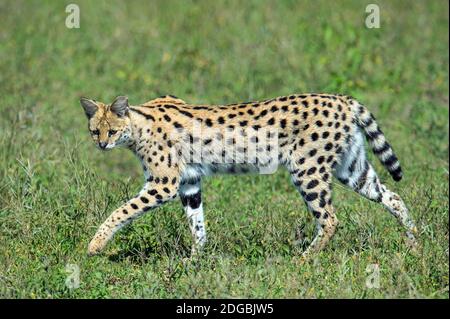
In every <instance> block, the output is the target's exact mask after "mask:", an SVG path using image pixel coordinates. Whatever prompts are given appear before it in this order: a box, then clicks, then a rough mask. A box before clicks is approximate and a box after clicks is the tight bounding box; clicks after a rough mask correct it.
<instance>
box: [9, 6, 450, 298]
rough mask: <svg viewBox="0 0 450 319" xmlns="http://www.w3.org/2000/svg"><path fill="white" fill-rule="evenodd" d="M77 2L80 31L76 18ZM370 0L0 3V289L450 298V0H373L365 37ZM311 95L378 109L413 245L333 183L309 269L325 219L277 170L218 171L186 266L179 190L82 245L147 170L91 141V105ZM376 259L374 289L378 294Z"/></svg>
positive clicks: (28, 293) (207, 185) (106, 294)
mask: <svg viewBox="0 0 450 319" xmlns="http://www.w3.org/2000/svg"><path fill="white" fill-rule="evenodd" d="M71 2H74V3H76V4H78V5H79V8H80V14H81V21H80V28H79V29H68V28H66V26H65V20H66V17H67V15H68V14H67V13H66V12H65V8H66V5H68V4H69V3H71ZM371 2H372V1H347V0H345V1H289V0H287V1H256V0H255V1H245V2H243V1H167V0H165V1H163V0H161V1H70V2H69V1H24V0H22V1H12V0H3V1H1V2H0V92H1V94H0V181H1V183H0V297H4V298H18V297H24V298H60V297H65V298H99V297H101V298H142V297H144V298H181V297H190V298H196V297H200V298H205V297H255V298H263V297H273V298H285V297H294V298H298V297H299V298H329V297H331V298H340V297H343V298H392V297H395V298H416V297H423V298H448V296H449V295H448V287H449V277H448V276H449V265H448V261H449V260H448V258H449V257H448V252H449V250H448V244H449V237H448V231H449V224H448V222H449V215H448V209H449V202H448V195H449V188H448V186H449V184H448V177H449V171H448V154H449V153H448V141H449V124H448V123H449V122H448V115H449V108H448V103H449V91H448V86H449V78H448V74H449V63H448V62H449V42H448V22H449V19H448V18H449V17H448V9H449V8H448V2H447V1H444V0H434V1H398V0H397V1H377V2H376V3H377V4H378V5H379V7H380V14H381V28H379V29H368V28H366V27H365V24H364V21H365V19H366V16H367V13H365V8H366V6H367V5H368V4H369V3H371ZM301 92H330V93H334V92H336V93H344V94H350V95H352V96H354V97H356V98H357V99H359V100H360V101H361V102H362V103H364V104H365V105H367V106H368V107H369V108H370V110H371V111H372V112H373V113H374V114H375V115H376V116H377V118H378V122H379V123H380V125H381V126H382V127H383V129H384V131H385V133H386V135H387V137H388V139H389V141H390V142H391V143H392V144H393V146H394V148H395V150H396V153H397V154H398V156H399V158H400V160H401V162H402V166H403V168H404V171H405V178H404V180H403V181H402V182H401V183H398V184H394V183H393V182H392V180H391V179H390V178H389V176H388V174H387V173H386V171H385V170H384V169H383V168H382V167H381V166H380V165H379V164H378V162H376V161H372V162H373V163H374V164H375V167H376V169H377V171H378V172H379V174H380V176H381V178H382V179H383V180H384V181H386V183H387V185H388V186H389V187H390V188H391V189H393V190H395V191H396V192H398V193H399V194H400V195H401V196H402V197H403V199H404V200H405V202H406V203H407V205H408V206H409V208H410V210H411V214H412V216H413V217H414V219H415V220H416V221H417V224H418V226H419V229H420V241H421V243H422V246H421V248H420V249H419V252H418V253H417V254H411V253H410V252H409V251H408V250H407V248H406V245H405V243H404V240H403V236H402V231H401V229H400V228H399V227H398V226H397V224H396V222H395V220H394V218H392V217H391V216H389V214H388V213H387V212H385V211H384V210H383V208H382V207H380V206H378V205H376V204H373V203H370V202H368V201H367V200H364V199H362V198H361V197H358V196H356V195H355V194H353V193H352V192H351V191H349V190H347V189H344V188H343V187H342V186H340V185H339V184H337V183H336V184H335V187H334V188H335V190H336V191H335V196H334V202H335V206H336V209H337V215H338V217H339V219H340V221H341V223H340V226H339V229H338V231H337V234H336V236H335V237H334V239H333V240H332V242H331V244H330V245H329V246H328V248H327V249H326V250H325V251H324V252H323V253H322V254H320V255H319V256H318V257H317V258H316V259H314V260H312V261H311V262H309V263H306V264H304V265H298V264H297V260H298V258H299V256H300V253H301V251H302V249H304V247H305V245H306V244H307V243H308V242H309V241H310V240H311V236H312V234H313V230H314V229H313V228H314V227H313V220H312V217H311V216H310V214H309V213H308V212H307V211H306V207H305V206H304V204H303V202H302V201H301V200H300V197H299V195H298V193H297V191H296V190H295V189H294V187H292V186H291V184H290V181H289V178H288V176H287V174H286V172H284V171H282V170H280V171H279V172H278V173H277V174H275V175H271V176H223V177H214V178H208V179H205V181H204V192H203V193H204V207H205V214H206V220H207V228H208V231H209V243H208V245H207V247H206V250H205V254H204V255H203V256H202V258H200V259H199V260H194V261H190V262H189V261H187V262H186V261H185V258H186V257H188V256H189V250H190V245H191V240H190V234H189V230H188V225H187V221H186V219H185V216H184V215H183V212H182V208H181V204H180V203H179V202H178V201H176V202H174V203H170V204H168V205H166V206H164V207H162V208H160V209H157V210H155V211H153V212H151V213H149V214H147V215H146V216H144V217H142V218H140V219H139V220H137V221H136V222H135V223H134V224H133V225H131V226H129V227H127V228H126V229H124V230H123V231H122V232H120V233H119V234H118V235H117V236H116V238H115V239H114V240H113V242H112V243H111V244H110V245H109V246H108V248H107V250H106V252H105V254H104V255H102V256H99V257H95V258H88V257H87V256H86V247H87V244H88V242H89V240H90V237H91V236H93V234H94V233H95V230H96V228H97V227H98V226H99V225H100V224H101V223H102V222H103V220H104V219H105V218H106V217H107V216H108V214H109V212H111V211H112V210H113V209H114V208H115V207H117V206H118V205H120V204H121V203H122V202H123V201H125V200H127V199H128V198H129V197H130V196H132V195H134V194H135V192H136V191H138V190H139V187H140V186H141V185H140V184H141V181H142V176H141V171H140V165H139V164H138V161H137V160H136V159H135V158H134V157H133V156H132V154H128V153H130V152H127V151H125V150H115V151H112V152H108V153H101V152H99V151H97V150H96V149H95V147H94V145H93V143H92V142H91V140H90V137H89V134H88V131H87V121H86V118H85V116H84V114H83V112H82V109H81V107H80V106H79V103H78V98H79V96H81V95H84V96H89V97H91V98H95V99H97V100H102V101H105V102H110V101H112V99H113V98H114V97H115V96H117V95H122V94H125V95H128V96H129V98H130V102H131V104H138V103H142V102H144V101H147V100H150V99H152V98H154V97H157V96H159V95H162V94H174V95H176V96H178V97H180V98H182V99H184V100H185V101H187V102H189V103H214V104H218V103H232V102H239V101H247V100H259V99H266V98H271V97H274V96H279V95H284V94H290V93H301ZM371 158H372V159H373V156H371ZM71 264H74V265H76V266H70V265H71ZM373 265H376V266H373ZM74 267H75V268H74ZM373 267H379V269H380V277H379V280H380V285H379V288H369V287H368V286H367V285H366V281H367V280H368V278H370V277H368V276H370V274H371V271H370V269H373ZM76 268H78V269H79V271H80V272H79V274H80V275H79V279H80V283H79V286H77V285H72V286H71V285H70V283H69V284H67V283H68V280H69V281H70V279H71V278H75V277H76V273H74V269H76ZM70 287H75V288H70Z"/></svg>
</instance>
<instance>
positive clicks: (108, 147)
mask: <svg viewBox="0 0 450 319" xmlns="http://www.w3.org/2000/svg"><path fill="white" fill-rule="evenodd" d="M114 146H116V144H108V145H106V147H105V149H107V150H110V149H112V148H113V147H114Z"/></svg>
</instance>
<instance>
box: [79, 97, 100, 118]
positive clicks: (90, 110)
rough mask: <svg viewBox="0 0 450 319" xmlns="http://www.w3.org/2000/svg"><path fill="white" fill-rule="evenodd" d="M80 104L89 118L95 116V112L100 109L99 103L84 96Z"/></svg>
mask: <svg viewBox="0 0 450 319" xmlns="http://www.w3.org/2000/svg"><path fill="white" fill-rule="evenodd" d="M80 104H81V106H82V107H83V109H84V113H86V116H87V117H88V119H90V118H91V117H93V116H94V114H95V112H97V110H98V106H97V104H95V102H94V101H93V100H90V99H88V98H85V97H82V98H80Z"/></svg>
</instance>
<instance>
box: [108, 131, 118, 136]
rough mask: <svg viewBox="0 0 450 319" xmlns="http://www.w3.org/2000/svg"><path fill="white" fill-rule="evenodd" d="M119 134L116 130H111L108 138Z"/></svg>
mask: <svg viewBox="0 0 450 319" xmlns="http://www.w3.org/2000/svg"><path fill="white" fill-rule="evenodd" d="M116 133H117V131H116V130H109V131H108V136H110V137H111V136H113V135H114V134H116Z"/></svg>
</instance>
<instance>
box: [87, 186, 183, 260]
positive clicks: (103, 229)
mask: <svg viewBox="0 0 450 319" xmlns="http://www.w3.org/2000/svg"><path fill="white" fill-rule="evenodd" d="M178 180H179V179H178V178H171V179H169V178H168V177H154V178H152V181H151V182H147V183H146V184H145V186H144V187H143V189H142V190H141V191H140V192H139V194H138V195H137V196H136V197H134V198H132V199H131V200H129V201H128V202H127V203H126V204H124V205H122V206H121V207H119V208H118V209H116V210H115V211H114V212H113V213H112V214H111V215H110V216H109V217H108V218H107V219H106V221H105V222H104V223H103V224H102V225H101V226H100V227H99V229H98V230H97V232H96V234H95V236H94V238H92V240H91V242H90V243H89V247H88V254H89V255H90V256H92V255H95V254H98V253H99V252H100V251H102V250H103V248H105V246H106V244H107V243H108V241H109V240H110V239H111V238H112V237H113V236H114V234H115V233H116V232H117V231H118V230H120V229H121V228H122V227H123V226H125V225H126V224H128V223H129V222H131V221H132V220H133V219H135V218H137V217H139V216H140V215H142V214H144V213H145V212H147V211H149V210H151V209H153V208H156V207H158V206H160V205H162V204H163V203H165V202H167V201H169V200H171V199H173V198H175V197H176V196H177V193H178V182H177V181H178ZM169 181H170V182H169Z"/></svg>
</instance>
